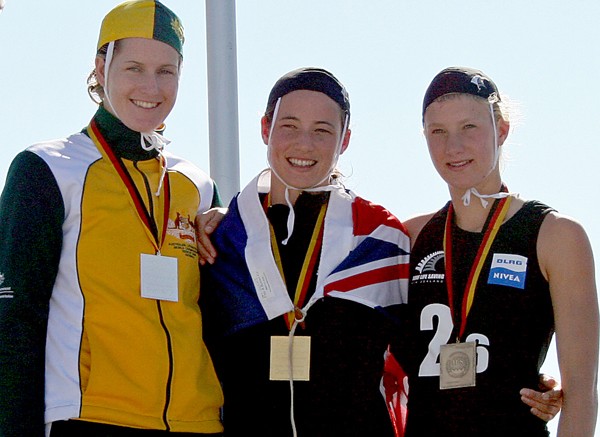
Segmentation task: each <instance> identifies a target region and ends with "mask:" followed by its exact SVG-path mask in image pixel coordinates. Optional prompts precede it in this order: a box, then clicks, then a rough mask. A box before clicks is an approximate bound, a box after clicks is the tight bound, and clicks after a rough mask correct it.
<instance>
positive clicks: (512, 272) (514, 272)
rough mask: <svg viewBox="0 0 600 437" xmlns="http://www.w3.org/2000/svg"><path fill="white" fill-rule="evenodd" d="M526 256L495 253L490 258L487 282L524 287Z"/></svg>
mask: <svg viewBox="0 0 600 437" xmlns="http://www.w3.org/2000/svg"><path fill="white" fill-rule="evenodd" d="M526 276H527V258H526V257H524V256H522V255H513V254H508V253H495V254H494V257H493V259H492V266H491V268H490V275H489V277H488V284H497V285H505V286H507V287H514V288H520V289H521V290H523V289H524V288H525V278H526Z"/></svg>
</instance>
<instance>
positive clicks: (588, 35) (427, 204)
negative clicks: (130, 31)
mask: <svg viewBox="0 0 600 437" xmlns="http://www.w3.org/2000/svg"><path fill="white" fill-rule="evenodd" d="M117 3H118V1H116V0H93V1H89V0H88V1H81V0H57V1H53V2H50V1H38V0H6V6H5V9H4V12H2V14H0V123H1V134H0V157H1V159H0V187H2V186H3V185H4V179H5V176H6V172H7V170H8V166H9V164H10V161H11V159H12V158H13V156H14V155H15V154H17V153H18V152H19V151H20V150H22V149H24V148H25V147H27V146H28V145H29V144H32V143H34V142H38V141H42V140H45V139H51V138H57V137H63V136H66V135H68V134H70V133H72V132H75V131H78V130H80V129H81V128H83V127H84V126H85V125H86V124H87V123H88V121H89V119H90V117H91V116H92V114H93V112H94V111H95V105H94V104H93V103H92V102H91V100H89V98H88V96H87V93H86V90H85V79H86V77H87V74H88V73H89V71H90V70H91V69H92V66H93V60H94V54H95V45H96V39H97V36H98V30H99V25H100V21H101V19H102V17H103V16H104V15H105V13H106V12H108V10H110V9H111V8H112V7H113V6H115V5H116V4H117ZM165 3H166V4H167V5H168V6H170V7H171V8H172V9H173V10H175V11H176V12H177V14H178V15H179V16H180V18H181V20H182V21H183V24H184V27H185V30H186V44H185V49H184V52H185V54H184V56H185V60H184V70H183V76H182V81H181V86H180V94H179V98H178V103H177V105H176V107H175V109H174V111H173V112H172V114H171V116H170V117H169V118H168V119H167V131H166V136H167V137H168V138H170V139H171V140H172V141H173V142H172V144H171V145H170V146H169V147H170V148H171V150H172V151H173V152H174V153H177V154H179V155H182V156H185V157H187V158H189V159H191V160H192V161H194V162H195V163H197V164H198V165H199V166H200V167H201V168H204V169H205V170H207V171H208V170H209V145H208V112H207V80H206V38H205V30H206V29H205V9H204V8H205V4H204V2H203V1H199V0H165ZM236 10H237V18H236V19H237V53H238V61H237V66H238V73H237V74H238V90H239V128H240V162H241V164H240V167H241V174H240V180H241V183H242V184H243V185H244V184H245V183H247V182H248V181H249V180H250V179H251V178H252V177H253V176H254V174H256V173H257V172H258V171H259V170H261V169H262V168H264V167H265V166H266V159H265V158H266V149H265V146H264V145H263V144H262V141H261V138H260V135H259V132H260V131H259V126H260V125H259V120H260V116H261V114H262V112H263V111H264V106H265V104H266V98H267V95H268V93H269V91H270V88H271V86H272V85H273V83H274V82H275V80H276V79H277V78H278V77H279V76H281V75H282V74H283V73H285V72H287V71H289V70H291V69H293V68H296V67H300V66H320V67H324V68H327V69H329V70H330V71H332V72H333V73H334V74H335V75H336V76H337V77H338V78H339V79H340V80H341V81H342V82H343V83H344V84H345V85H346V87H347V89H348V91H349V94H350V100H351V105H352V108H351V109H352V119H351V122H350V123H351V126H350V127H351V129H352V130H353V134H352V141H351V144H350V147H349V149H348V151H347V152H346V153H345V154H344V155H343V156H342V158H341V161H340V169H341V170H342V171H343V172H344V173H345V174H346V175H347V176H348V178H347V186H348V187H349V188H351V189H353V190H355V191H356V192H357V193H358V194H360V195H362V196H363V197H365V198H368V199H370V200H373V201H376V202H378V203H381V204H383V205H384V206H386V207H387V208H388V209H390V210H391V211H392V212H394V213H395V214H396V215H398V216H399V217H400V218H406V217H408V216H410V215H413V214H415V213H418V212H427V211H432V210H434V209H437V208H439V207H441V206H442V205H443V203H444V202H445V201H446V200H447V198H448V192H447V188H446V186H445V184H444V183H443V182H442V181H441V179H440V178H439V177H438V176H437V174H436V173H435V171H434V169H433V166H432V165H431V163H430V160H429V156H428V153H427V150H426V146H425V141H424V138H423V136H422V133H421V101H422V96H423V93H424V91H425V88H426V87H427V85H428V83H429V81H430V80H431V78H432V77H433V76H434V75H435V74H436V73H437V72H438V71H439V70H441V69H443V68H445V67H447V66H452V65H464V66H470V67H475V68H479V69H481V70H483V71H484V72H486V73H487V74H488V75H489V76H490V77H492V79H493V80H494V81H495V82H496V84H497V85H498V87H499V89H500V92H501V94H502V93H504V94H506V95H508V96H509V97H511V98H512V99H513V100H515V101H517V102H518V103H519V104H520V112H521V114H522V117H521V118H522V119H521V121H520V123H519V125H518V126H517V127H516V129H515V130H514V131H513V132H512V134H511V135H510V136H509V139H508V144H507V146H505V151H504V153H505V158H506V169H505V171H504V179H505V182H506V183H507V185H508V187H509V189H510V190H511V191H514V192H518V193H520V194H521V196H522V197H524V198H536V199H539V200H542V201H544V202H545V203H547V204H549V205H551V206H553V207H555V208H556V209H558V210H559V211H560V212H562V213H564V214H567V215H571V216H573V217H575V218H576V219H577V220H579V221H580V222H581V223H582V224H583V225H584V226H585V228H586V229H587V231H588V234H589V237H590V240H591V241H592V245H593V248H594V251H595V253H596V257H597V258H598V257H600V255H599V254H600V221H599V220H598V217H599V216H600V207H599V200H600V196H599V194H598V188H599V184H598V182H597V181H596V182H594V180H595V176H594V174H597V173H598V171H599V167H598V166H599V165H600V140H599V136H598V134H597V130H596V129H597V127H598V123H599V122H598V117H599V115H600V110H599V109H598V108H599V106H598V102H599V101H600V87H598V86H597V85H596V80H598V79H597V78H598V72H599V71H600V53H599V51H598V42H599V41H600V39H599V32H598V24H597V18H598V17H599V16H600V3H599V2H597V1H596V0H574V1H571V2H565V1H556V0H546V1H540V0H528V1H526V2H524V1H517V0H507V1H503V2H491V1H488V2H485V1H481V2H464V1H452V2H449V1H445V0H420V1H414V0H413V1H410V0H373V1H359V0H303V1H300V2H298V1H289V0H240V1H238V2H237V5H236ZM596 264H598V262H597V263H596ZM598 272H599V269H598V267H596V276H598ZM545 369H546V370H548V371H549V372H551V373H552V374H554V375H558V369H557V366H556V359H555V356H554V353H552V355H551V356H550V357H549V358H548V360H547V363H546V365H545ZM555 425H556V421H554V423H553V424H552V429H554V426H555ZM599 435H600V434H599Z"/></svg>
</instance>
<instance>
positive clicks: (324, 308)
mask: <svg viewBox="0 0 600 437" xmlns="http://www.w3.org/2000/svg"><path fill="white" fill-rule="evenodd" d="M349 119H350V103H349V100H348V94H347V92H346V90H345V88H344V87H343V86H342V84H341V83H340V82H339V81H338V80H337V79H336V78H335V77H334V76H333V75H332V74H331V73H329V72H328V71H325V70H322V69H318V68H301V69H297V70H294V71H291V72H289V73H287V74H285V75H284V76H283V77H281V78H280V79H279V80H278V81H277V83H276V84H275V86H274V87H273V89H272V91H271V93H270V96H269V99H268V105H267V110H266V114H265V115H264V117H263V118H262V120H261V133H262V138H263V141H264V142H265V144H266V145H267V147H268V162H269V167H270V168H269V169H268V170H265V171H263V172H261V173H260V174H259V175H258V176H257V177H256V178H255V179H253V180H252V181H251V182H250V183H249V184H248V185H247V186H246V187H245V188H244V189H243V190H242V192H241V193H240V194H238V195H237V196H236V197H235V198H234V199H233V201H232V202H231V204H230V205H229V209H228V213H227V215H226V216H225V218H224V219H223V221H222V222H221V223H220V225H219V227H218V229H217V230H216V231H215V232H214V234H213V236H212V237H213V244H214V245H215V248H216V251H217V252H218V254H219V255H218V257H217V258H216V259H215V260H214V263H213V264H212V265H211V266H210V267H209V268H208V269H206V271H205V272H203V295H202V298H203V299H204V301H203V305H204V307H203V308H204V312H203V314H204V316H205V326H206V327H208V329H214V330H216V331H217V332H213V333H212V334H213V336H212V337H210V338H209V339H208V340H207V342H208V344H209V350H210V352H211V355H212V356H213V359H214V362H215V367H216V369H217V373H218V375H219V378H220V380H221V382H222V385H223V390H224V396H225V406H224V410H223V420H224V426H225V430H226V434H227V435H228V436H238V435H252V434H256V435H261V436H277V437H285V436H292V435H296V433H297V435H301V436H311V437H319V436H334V435H373V436H393V435H394V429H393V424H392V422H391V421H390V419H389V415H388V410H387V407H386V403H385V402H384V399H383V397H382V395H381V392H380V382H381V375H382V369H383V360H384V353H385V351H386V347H387V345H388V343H389V341H390V335H391V333H392V332H394V329H393V321H392V320H393V311H394V309H397V308H398V307H399V306H400V304H402V303H404V300H405V295H406V287H407V282H408V280H407V278H408V277H407V273H408V270H407V267H408V250H409V240H408V236H407V234H406V232H405V229H404V226H403V225H402V224H401V223H400V222H399V221H398V219H397V218H396V217H394V216H393V215H392V214H391V213H390V212H389V211H387V210H386V209H385V208H383V207H381V206H378V205H375V204H373V203H371V202H369V201H367V200H365V199H362V198H361V197H358V196H357V195H356V194H354V193H353V192H351V191H350V190H347V189H346V188H344V186H343V185H342V183H341V182H340V175H339V174H338V173H337V172H336V164H337V161H338V158H339V156H340V155H341V154H342V153H344V151H345V150H346V149H347V147H348V143H349V140H350V130H349V129H348V123H349ZM217 326H218V328H217ZM207 334H209V332H207ZM291 345H293V346H291ZM290 350H291V354H290V353H288V351H290ZM292 363H293V364H292Z"/></svg>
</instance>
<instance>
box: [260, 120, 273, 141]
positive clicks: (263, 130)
mask: <svg viewBox="0 0 600 437" xmlns="http://www.w3.org/2000/svg"><path fill="white" fill-rule="evenodd" d="M270 134H271V123H269V119H268V118H267V116H266V115H263V117H262V118H261V119H260V135H261V136H262V139H263V143H265V144H266V145H268V144H269V135H270Z"/></svg>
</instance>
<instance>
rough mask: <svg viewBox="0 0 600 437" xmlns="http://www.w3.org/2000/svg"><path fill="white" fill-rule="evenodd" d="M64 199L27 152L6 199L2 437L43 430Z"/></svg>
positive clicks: (2, 219)
mask: <svg viewBox="0 0 600 437" xmlns="http://www.w3.org/2000/svg"><path fill="white" fill-rule="evenodd" d="M63 220H64V204H63V200H62V196H61V193H60V190H59V188H58V185H57V183H56V180H55V179H54V176H53V175H52V172H51V171H50V169H49V167H48V166H47V165H46V163H45V162H44V161H43V160H42V159H41V158H40V157H38V156H37V155H35V154H34V153H31V152H28V151H25V152H22V153H20V154H19V155H17V157H16V158H15V159H14V161H13V162H12V164H11V167H10V169H9V172H8V176H7V180H6V184H5V186H4V190H3V192H2V196H1V197H0V436H3V437H4V436H25V435H26V436H42V435H43V433H44V368H45V362H44V361H45V344H46V329H47V322H48V307H49V300H50V296H51V294H52V287H53V284H54V281H55V279H56V274H57V271H58V264H59V260H60V253H61V245H62V223H63Z"/></svg>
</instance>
